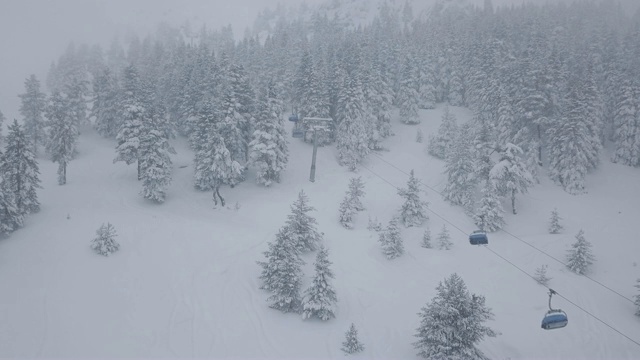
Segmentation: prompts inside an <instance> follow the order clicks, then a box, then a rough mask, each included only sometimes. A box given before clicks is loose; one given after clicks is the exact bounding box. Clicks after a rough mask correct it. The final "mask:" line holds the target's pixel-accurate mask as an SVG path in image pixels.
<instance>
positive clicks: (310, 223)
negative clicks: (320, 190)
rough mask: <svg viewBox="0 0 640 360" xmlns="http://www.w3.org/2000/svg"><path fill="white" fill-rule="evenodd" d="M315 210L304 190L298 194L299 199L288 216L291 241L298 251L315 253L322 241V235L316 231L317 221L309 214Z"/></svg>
mask: <svg viewBox="0 0 640 360" xmlns="http://www.w3.org/2000/svg"><path fill="white" fill-rule="evenodd" d="M314 210H315V208H314V207H312V206H310V205H309V198H307V194H305V193H304V190H300V193H298V199H297V200H296V201H295V202H294V203H293V204H291V214H289V215H288V216H287V218H288V220H287V223H286V225H287V227H288V228H289V232H290V236H291V241H292V243H293V244H294V248H295V249H296V251H298V252H299V253H300V252H306V251H314V250H316V249H317V248H318V245H319V244H320V241H322V234H320V233H319V232H318V230H317V229H316V224H317V221H316V219H315V218H313V217H311V216H310V215H309V214H308V212H310V211H314Z"/></svg>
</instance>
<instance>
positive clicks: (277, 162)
mask: <svg viewBox="0 0 640 360" xmlns="http://www.w3.org/2000/svg"><path fill="white" fill-rule="evenodd" d="M283 112H284V108H283V105H282V100H280V99H279V95H278V91H277V86H276V84H275V83H273V82H270V83H269V85H268V87H267V89H266V91H265V93H264V94H262V95H261V98H260V101H259V104H258V115H257V117H256V123H255V130H254V131H253V140H252V141H251V142H250V143H249V162H250V164H251V165H253V166H255V167H256V168H257V171H256V182H257V183H258V184H262V185H264V186H270V185H271V184H272V183H273V182H274V181H275V182H280V174H281V173H282V171H283V170H284V169H285V168H286V166H287V161H288V157H289V153H288V148H287V138H286V135H287V133H286V131H285V129H284V123H283V121H282V113H283Z"/></svg>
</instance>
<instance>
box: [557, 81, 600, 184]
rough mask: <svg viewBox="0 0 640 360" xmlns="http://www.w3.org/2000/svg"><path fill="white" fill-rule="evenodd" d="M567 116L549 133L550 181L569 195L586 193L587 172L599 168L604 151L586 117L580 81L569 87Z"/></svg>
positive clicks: (588, 116) (565, 112)
mask: <svg viewBox="0 0 640 360" xmlns="http://www.w3.org/2000/svg"><path fill="white" fill-rule="evenodd" d="M566 103H567V105H566V106H565V109H564V113H563V115H562V118H561V120H560V121H557V122H554V123H553V125H552V126H551V127H550V128H549V129H548V131H547V135H548V137H549V177H550V178H551V179H552V180H553V181H554V182H556V183H558V184H559V185H561V186H562V187H563V188H564V190H565V191H566V192H568V193H569V194H573V195H576V194H582V193H584V192H586V190H585V186H584V185H585V184H584V180H585V177H586V176H587V172H588V171H589V170H592V169H594V168H595V167H596V165H597V162H598V153H599V150H600V148H601V147H602V145H601V143H600V139H599V136H598V134H597V133H595V128H594V127H593V126H591V125H592V124H591V123H590V122H589V120H590V117H591V115H589V114H586V109H587V104H585V103H584V99H583V89H581V88H580V86H579V84H578V82H577V81H575V80H574V81H573V82H572V83H571V85H570V86H569V92H568V95H567V99H566Z"/></svg>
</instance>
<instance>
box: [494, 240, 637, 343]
mask: <svg viewBox="0 0 640 360" xmlns="http://www.w3.org/2000/svg"><path fill="white" fill-rule="evenodd" d="M485 248H486V249H487V250H489V251H491V252H492V253H493V254H494V255H496V256H497V257H499V258H501V259H502V260H504V261H506V262H507V263H509V264H510V265H511V266H513V267H514V268H516V269H518V270H520V271H521V272H522V273H524V274H525V275H527V276H528V277H530V278H532V279H533V280H535V281H536V282H537V283H538V284H540V285H541V286H544V287H545V288H547V290H549V291H552V292H553V294H554V295H557V296H559V297H561V298H563V299H564V300H565V301H567V302H568V303H569V304H571V305H573V306H575V307H576V308H578V309H580V310H582V311H583V312H584V313H586V314H587V315H589V316H591V317H592V318H594V319H596V320H597V321H599V322H601V323H602V324H603V325H605V326H606V327H608V328H609V329H611V330H613V331H615V332H617V333H618V334H620V335H622V336H624V337H625V338H627V340H629V341H631V342H633V343H634V344H636V345H638V346H640V342H638V341H637V340H634V339H632V338H631V337H629V336H628V335H626V334H625V333H623V332H622V331H620V330H618V329H616V328H615V327H613V326H611V325H610V324H608V323H607V322H605V321H604V320H602V319H600V318H599V317H597V316H596V315H594V314H593V313H591V312H590V311H589V310H587V309H585V308H583V307H582V306H580V305H578V304H576V303H575V302H573V301H571V300H569V299H568V298H567V297H565V296H563V295H562V294H560V293H558V292H557V291H555V290H552V289H551V288H550V287H548V286H545V285H543V284H542V283H540V281H538V280H537V279H536V278H535V277H534V276H532V275H531V274H529V273H527V272H526V271H525V270H523V269H522V268H520V267H519V266H518V265H516V264H514V263H513V262H511V261H509V259H507V258H505V257H504V256H502V255H500V254H498V253H497V252H495V251H494V250H493V249H491V248H490V247H488V246H485Z"/></svg>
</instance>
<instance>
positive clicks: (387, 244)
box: [378, 217, 404, 260]
mask: <svg viewBox="0 0 640 360" xmlns="http://www.w3.org/2000/svg"><path fill="white" fill-rule="evenodd" d="M378 241H379V242H380V245H381V246H382V252H383V253H384V255H385V256H386V257H387V259H389V260H392V259H395V258H397V257H399V256H400V255H402V254H404V243H403V240H402V235H401V234H400V229H399V228H398V219H397V218H396V217H393V218H392V219H391V220H389V224H388V225H387V228H386V229H385V230H384V231H382V232H380V235H379V237H378Z"/></svg>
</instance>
